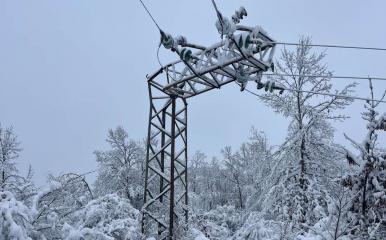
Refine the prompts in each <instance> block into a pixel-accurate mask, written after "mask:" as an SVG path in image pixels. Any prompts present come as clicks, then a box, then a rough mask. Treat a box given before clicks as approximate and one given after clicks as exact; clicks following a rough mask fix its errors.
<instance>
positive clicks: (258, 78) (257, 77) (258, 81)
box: [255, 71, 263, 83]
mask: <svg viewBox="0 0 386 240" xmlns="http://www.w3.org/2000/svg"><path fill="white" fill-rule="evenodd" d="M262 78H263V71H260V72H258V73H256V78H255V82H256V83H260V82H261V79H262Z"/></svg>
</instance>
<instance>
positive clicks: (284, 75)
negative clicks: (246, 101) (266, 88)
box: [263, 73, 386, 81]
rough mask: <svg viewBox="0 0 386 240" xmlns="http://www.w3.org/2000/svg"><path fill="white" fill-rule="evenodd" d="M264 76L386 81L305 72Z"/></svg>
mask: <svg viewBox="0 0 386 240" xmlns="http://www.w3.org/2000/svg"><path fill="white" fill-rule="evenodd" d="M263 75H264V76H281V77H309V78H336V79H338V78H340V79H355V80H368V79H371V80H378V81H386V78H383V77H358V76H333V75H331V76H328V75H303V74H281V73H263Z"/></svg>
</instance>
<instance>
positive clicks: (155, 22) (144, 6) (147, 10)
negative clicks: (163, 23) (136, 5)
mask: <svg viewBox="0 0 386 240" xmlns="http://www.w3.org/2000/svg"><path fill="white" fill-rule="evenodd" d="M139 1H140V2H141V3H142V6H143V8H144V9H145V10H146V12H147V14H149V17H150V18H151V20H153V22H154V24H155V25H156V26H157V28H158V30H160V31H162V30H161V28H160V26H159V25H158V23H157V21H156V20H155V19H154V17H153V15H151V13H150V11H149V9H147V7H146V5H145V4H144V3H143V2H142V0H139Z"/></svg>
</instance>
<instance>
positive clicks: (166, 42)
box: [161, 31, 174, 49]
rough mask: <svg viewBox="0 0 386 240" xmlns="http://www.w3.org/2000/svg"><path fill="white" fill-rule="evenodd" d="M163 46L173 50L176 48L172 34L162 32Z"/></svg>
mask: <svg viewBox="0 0 386 240" xmlns="http://www.w3.org/2000/svg"><path fill="white" fill-rule="evenodd" d="M161 44H162V45H163V46H164V47H165V48H166V49H171V48H173V47H174V39H173V37H172V35H171V34H169V33H165V32H164V31H161Z"/></svg>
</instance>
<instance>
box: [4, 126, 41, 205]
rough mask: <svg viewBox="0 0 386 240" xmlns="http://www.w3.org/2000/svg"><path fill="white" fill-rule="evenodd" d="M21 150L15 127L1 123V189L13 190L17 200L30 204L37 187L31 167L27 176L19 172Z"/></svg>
mask: <svg viewBox="0 0 386 240" xmlns="http://www.w3.org/2000/svg"><path fill="white" fill-rule="evenodd" d="M20 152H21V148H20V142H19V141H18V139H17V136H16V134H15V133H14V130H13V128H12V127H9V128H3V127H2V126H1V124H0V189H1V190H3V191H10V192H12V194H13V195H14V196H15V197H16V199H17V200H19V201H22V202H24V203H26V204H28V203H30V200H31V198H32V196H33V195H34V194H35V193H36V188H35V185H34V184H33V182H32V175H33V173H32V168H31V167H29V169H28V173H27V176H22V175H20V174H19V171H18V169H17V166H16V160H17V159H18V158H19V155H20Z"/></svg>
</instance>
